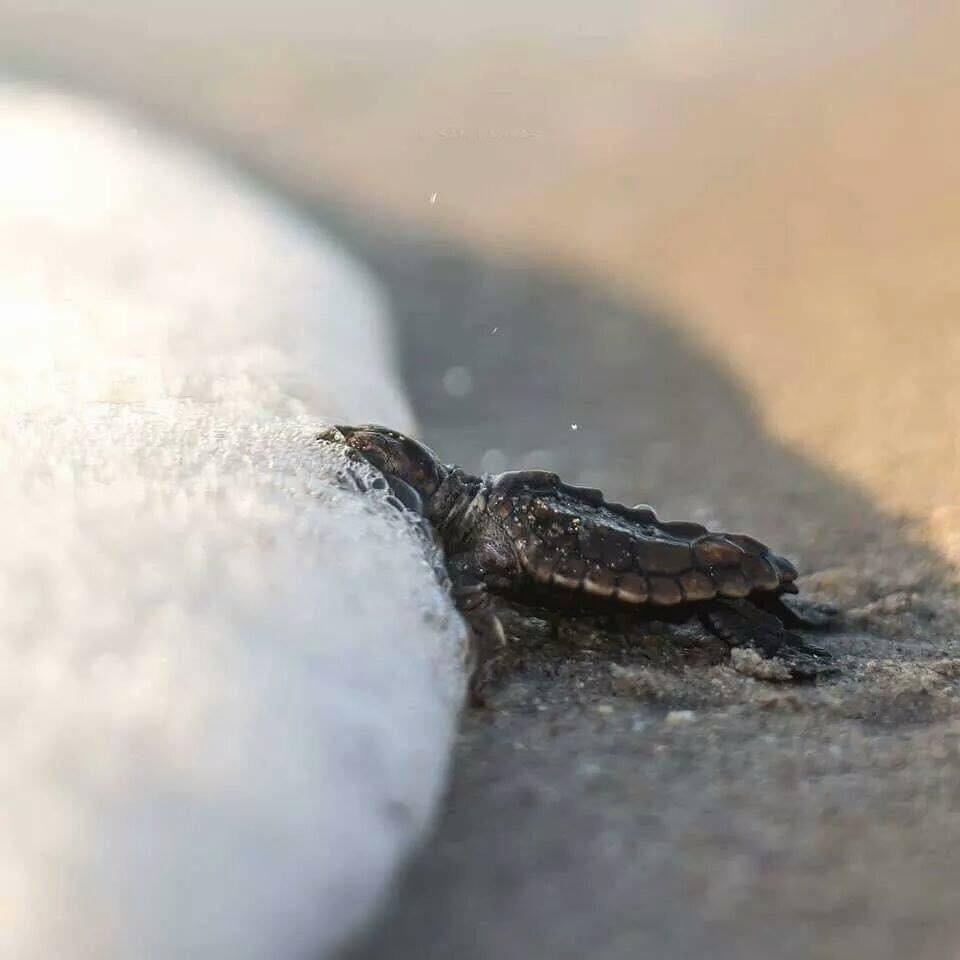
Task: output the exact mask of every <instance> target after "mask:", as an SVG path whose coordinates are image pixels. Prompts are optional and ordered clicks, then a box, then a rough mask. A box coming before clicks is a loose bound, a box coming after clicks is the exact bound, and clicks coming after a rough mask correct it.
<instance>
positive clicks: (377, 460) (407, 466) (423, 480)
mask: <svg viewBox="0 0 960 960" xmlns="http://www.w3.org/2000/svg"><path fill="white" fill-rule="evenodd" d="M317 439H318V440H325V441H327V442H328V443H341V444H344V445H345V446H347V447H349V448H350V449H351V450H353V451H355V453H357V454H359V455H360V456H361V457H363V459H364V460H366V461H367V462H368V463H369V464H370V465H371V466H373V467H376V469H377V470H379V471H380V472H381V473H382V474H383V475H384V476H385V477H386V478H387V482H388V483H390V486H391V487H393V488H394V492H396V488H397V487H400V486H401V484H402V485H406V486H407V487H412V488H413V490H415V491H416V493H417V494H418V495H419V496H420V499H421V500H422V501H423V503H424V504H426V503H429V501H430V498H431V497H432V496H433V495H434V494H435V493H436V492H437V489H438V488H439V486H440V484H441V482H442V481H443V478H444V475H445V473H446V471H445V470H444V467H443V465H442V464H441V463H440V461H439V460H438V459H437V456H436V454H435V453H434V452H433V451H432V450H431V449H430V448H429V447H426V446H424V445H423V444H422V443H418V442H417V441H416V440H414V439H413V438H412V437H408V436H406V435H405V434H402V433H398V432H397V431H396V430H390V429H388V428H387V427H381V426H379V425H377V424H375V423H364V424H361V425H360V426H356V427H348V426H335V427H330V428H328V429H327V430H324V431H323V432H322V433H320V434H318V436H317ZM395 481H399V483H395ZM398 495H399V494H398ZM401 499H403V498H402V497H401Z"/></svg>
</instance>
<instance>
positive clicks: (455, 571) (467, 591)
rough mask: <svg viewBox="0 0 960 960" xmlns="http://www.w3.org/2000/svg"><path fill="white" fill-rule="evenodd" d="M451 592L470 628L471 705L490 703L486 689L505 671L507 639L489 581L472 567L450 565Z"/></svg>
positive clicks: (468, 666)
mask: <svg viewBox="0 0 960 960" xmlns="http://www.w3.org/2000/svg"><path fill="white" fill-rule="evenodd" d="M449 571H450V577H451V593H452V596H453V600H454V603H455V604H456V605H457V609H458V610H459V611H460V613H461V615H462V616H463V619H464V620H466V622H467V627H468V628H469V630H470V637H469V641H468V642H469V644H470V646H469V651H468V658H467V660H468V662H467V672H468V676H469V684H470V687H469V694H470V705H471V706H472V707H483V706H486V702H487V701H486V690H487V688H488V687H489V686H490V684H491V683H493V681H494V680H496V679H497V677H498V676H500V674H501V673H503V672H504V668H505V666H506V660H507V638H506V634H505V633H504V632H503V625H502V624H501V623H500V618H499V617H498V616H497V611H496V608H495V606H494V602H493V599H492V597H491V596H490V594H489V593H488V592H487V586H486V584H485V583H484V582H483V581H482V580H481V579H480V578H479V577H478V576H476V575H475V574H474V573H473V572H472V571H470V569H469V567H466V568H464V567H463V566H461V565H460V564H458V563H456V562H452V563H450V564H449Z"/></svg>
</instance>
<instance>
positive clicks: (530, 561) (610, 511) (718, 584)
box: [488, 471, 797, 607]
mask: <svg viewBox="0 0 960 960" xmlns="http://www.w3.org/2000/svg"><path fill="white" fill-rule="evenodd" d="M488 503H489V509H490V510H491V512H492V513H493V515H494V516H496V517H497V518H499V520H500V521H501V522H502V524H503V526H504V529H505V530H506V532H507V534H508V535H509V537H510V538H511V540H512V542H513V544H514V546H515V548H516V551H517V556H518V559H519V563H520V566H521V568H522V570H523V571H524V574H525V576H526V577H528V578H529V579H530V580H532V581H533V582H535V583H536V584H538V585H540V586H541V587H552V588H554V589H556V590H558V591H564V592H567V593H569V592H571V591H574V592H582V593H584V594H589V595H591V596H594V597H598V598H606V599H610V600H613V601H619V602H622V603H627V604H647V605H651V606H661V607H669V606H676V605H678V604H682V603H695V602H700V601H707V600H712V599H714V598H716V597H721V598H742V597H747V596H750V595H751V594H758V593H772V594H780V593H796V592H797V588H796V585H795V584H794V580H795V579H796V577H797V571H796V569H795V568H794V567H793V565H792V564H791V563H790V562H789V561H788V560H786V559H784V558H783V557H780V556H777V555H776V554H775V553H773V552H772V551H770V549H769V548H768V547H766V546H765V545H764V544H762V543H760V542H759V541H758V540H754V539H753V538H752V537H747V536H744V535H742V534H733V533H719V532H711V531H709V530H707V528H706V527H703V526H701V525H700V524H697V523H685V522H664V521H661V520H659V519H658V518H657V515H656V513H655V512H654V511H653V510H652V509H651V508H650V507H648V506H646V505H641V506H637V507H626V506H624V505H622V504H619V503H608V502H607V501H606V500H605V499H604V497H603V495H602V494H601V493H600V491H599V490H593V489H590V488H585V487H576V486H572V485H570V484H565V483H563V482H562V481H561V480H560V479H559V477H558V476H557V475H556V474H552V473H547V472H544V471H517V472H514V473H509V474H501V475H500V476H499V477H496V478H494V480H493V484H492V487H491V490H490V498H489V501H488Z"/></svg>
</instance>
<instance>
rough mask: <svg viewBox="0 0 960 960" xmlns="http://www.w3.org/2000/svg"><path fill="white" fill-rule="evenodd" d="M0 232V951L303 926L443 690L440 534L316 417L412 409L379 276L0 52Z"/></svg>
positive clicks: (333, 941) (447, 727)
mask: <svg viewBox="0 0 960 960" xmlns="http://www.w3.org/2000/svg"><path fill="white" fill-rule="evenodd" d="M0 262H2V263H3V269H2V270H0V408H2V415H0V462H2V469H0V519H2V529H3V531H4V535H3V538H2V541H0V719H2V726H0V796H2V798H3V800H2V802H0V956H3V957H16V958H18V960H40V958H44V960H48V958H52V957H67V956H69V957H71V958H76V960H93V958H97V960H111V958H130V957H150V958H155V960H164V958H183V957H194V956H204V957H207V958H211V960H216V958H220V957H223V958H227V957H230V958H232V960H244V958H250V960H253V958H261V957H263V958H266V957H270V958H278V960H279V958H285V957H291V958H298V957H306V956H311V957H319V956H323V955H324V954H325V953H326V952H328V951H330V950H332V949H333V948H334V947H335V946H336V945H337V944H338V943H339V942H341V940H342V939H343V938H344V937H345V936H347V935H348V934H349V933H350V932H351V931H352V930H354V929H355V928H356V927H357V926H358V925H359V924H361V923H362V922H363V920H364V919H365V918H366V917H368V916H369V915H370V913H371V911H372V910H374V909H375V907H376V905H377V903H378V902H379V900H380V898H381V897H382V895H383V893H384V891H385V889H386V888H387V885H388V884H389V880H390V877H391V876H392V873H393V871H394V870H395V869H396V867H397V865H398V863H399V862H400V861H401V860H402V857H403V856H404V854H405V853H406V852H407V851H408V850H409V849H410V847H411V845H412V844H413V843H415V842H416V840H417V839H418V837H419V836H420V835H421V834H422V832H423V831H424V829H425V828H426V826H427V824H428V823H429V821H430V817H431V815H432V812H433V808H434V804H435V802H436V799H437V796H438V793H439V791H440V790H441V788H442V785H443V782H444V776H445V772H446V765H447V758H448V752H449V745H450V742H451V739H452V737H453V732H454V723H455V718H456V713H457V710H458V708H459V705H460V702H461V699H462V694H463V675H462V666H461V662H462V661H461V658H462V650H463V642H464V635H463V626H462V623H461V622H460V620H459V618H458V617H457V615H456V613H455V612H454V611H453V609H452V607H451V605H450V602H449V599H448V597H447V595H446V593H445V591H444V589H443V587H442V585H441V584H440V583H439V582H438V580H437V577H436V575H435V571H434V566H433V564H434V563H435V561H436V558H435V557H432V556H431V555H430V550H429V547H428V546H426V545H425V544H424V543H423V542H422V540H421V539H420V538H419V537H418V536H417V535H416V532H415V529H414V528H412V527H411V526H410V525H409V523H408V521H407V520H406V518H404V517H403V516H401V515H400V514H398V513H397V512H395V511H394V510H393V509H392V508H391V507H390V506H389V505H388V504H387V503H386V502H385V500H384V498H383V496H382V495H381V494H378V493H377V492H375V491H373V492H360V491H359V490H357V489H355V488H354V487H352V486H351V485H350V484H349V483H346V482H345V481H344V480H343V466H344V464H343V461H342V459H341V458H340V456H339V454H338V453H337V451H336V450H335V449H331V448H328V447H325V446H324V445H321V444H318V443H315V442H314V441H313V439H312V438H313V435H314V433H315V431H316V429H317V427H318V426H319V425H321V424H322V423H324V422H327V421H329V420H337V419H345V420H364V419H374V420H380V421H386V422H389V423H391V424H395V425H397V426H399V427H401V428H403V429H413V427H414V424H413V422H412V416H411V413H410V409H409V406H408V405H407V402H406V399H405V397H404V395H403V392H402V389H401V388H400V386H399V383H398V379H397V376H396V373H395V370H394V367H393V361H392V351H391V347H390V332H389V326H388V321H389V313H388V308H387V305H386V304H385V302H384V300H383V297H382V294H381V292H380V290H379V289H378V288H377V286H376V284H375V283H374V282H373V281H372V279H371V278H370V277H369V275H368V274H366V273H365V271H364V270H363V269H362V267H361V266H360V265H358V264H357V263H355V262H353V261H352V260H350V258H349V257H347V256H345V255H344V254H343V253H342V251H340V249H339V248H338V247H337V246H336V244H335V243H334V242H333V241H331V240H330V239H329V238H327V237H326V236H324V235H323V234H322V233H320V232H319V231H317V230H316V228H315V227H313V226H312V225H310V224H308V223H305V222H303V221H301V220H299V219H298V218H297V217H296V215H295V214H294V213H293V212H291V211H288V210H285V209H283V208H282V207H281V206H279V205H278V204H277V203H276V202H275V201H273V200H271V199H270V198H269V197H267V196H264V195H261V194H260V193H259V192H258V191H257V190H256V188H255V187H253V186H252V185H250V184H247V183H244V182H243V181H241V180H240V179H238V178H237V177H236V175H234V174H233V173H231V171H229V170H228V169H226V168H223V167H220V166H218V165H217V164H216V163H215V162H214V161H212V160H210V159H209V158H207V157H204V156H203V155H201V154H199V153H196V152H194V151H193V150H192V149H190V148H188V147H185V146H183V145H180V144H177V143H175V142H172V141H170V140H168V139H166V138H165V137H164V136H162V135H160V134H158V133H156V132H153V131H149V130H147V129H145V128H144V127H142V126H140V125H139V124H138V123H137V122H136V121H135V120H134V119H132V118H130V117H125V116H121V115H116V114H111V113H109V112H107V111H105V110H103V109H102V108H101V107H99V106H97V105H93V104H89V103H84V102H82V101H79V100H75V99H72V98H68V97H65V96H62V95H60V94H57V93H54V92H51V91H45V90H42V89H38V88H34V87H29V86H23V85H16V84H9V85H6V86H4V87H0Z"/></svg>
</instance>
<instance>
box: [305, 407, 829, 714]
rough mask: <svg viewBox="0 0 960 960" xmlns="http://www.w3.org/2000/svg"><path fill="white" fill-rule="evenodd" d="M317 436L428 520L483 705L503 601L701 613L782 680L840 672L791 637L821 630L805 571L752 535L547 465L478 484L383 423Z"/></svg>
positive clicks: (501, 645)
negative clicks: (469, 643) (668, 512)
mask: <svg viewBox="0 0 960 960" xmlns="http://www.w3.org/2000/svg"><path fill="white" fill-rule="evenodd" d="M318 439H319V440H323V441H326V442H332V443H338V444H342V445H345V446H346V448H347V449H348V451H350V455H351V456H352V457H360V458H362V459H363V460H365V461H367V462H368V463H369V464H370V465H372V466H373V467H375V468H376V469H377V470H379V471H380V472H381V473H382V474H383V476H384V478H385V480H386V482H387V484H388V485H389V487H390V489H391V490H392V492H393V494H394V496H395V497H396V501H397V502H398V505H402V508H404V509H407V510H411V511H414V512H415V513H418V514H420V515H421V516H422V517H424V518H425V519H426V520H427V521H429V524H430V526H431V527H432V529H433V531H434V533H435V535H436V537H437V538H438V539H439V541H440V543H441V545H442V547H443V551H444V556H445V558H446V567H447V572H448V573H449V576H450V581H451V586H452V592H453V597H454V600H455V602H456V604H457V607H458V608H459V610H460V611H461V613H462V614H463V615H464V617H465V619H466V620H467V622H468V623H469V625H470V627H471V628H472V632H473V638H474V642H473V657H474V667H473V671H472V683H471V689H472V693H473V699H474V702H482V696H483V688H484V686H485V685H486V684H487V683H488V682H489V680H490V678H491V677H492V676H493V674H494V672H495V670H496V667H497V664H498V662H499V661H500V660H501V659H502V656H503V652H504V649H505V647H506V642H505V638H504V633H503V628H502V627H501V625H500V621H499V619H498V617H497V614H496V611H495V608H494V605H493V603H492V600H491V595H499V596H502V597H506V598H509V599H511V600H514V601H516V602H519V603H522V604H527V605H535V606H538V607H543V608H547V609H550V610H555V611H563V612H567V613H571V614H578V613H579V614H583V613H602V612H605V611H606V612H611V611H621V612H623V611H630V612H631V613H633V614H634V615H636V616H637V617H643V618H647V619H655V620H669V621H682V620H686V619H689V618H691V617H694V616H696V617H699V619H700V620H701V622H702V623H703V625H704V626H705V627H706V628H707V629H708V630H709V631H710V632H711V633H713V634H714V635H715V636H718V637H720V638H721V639H722V640H724V641H725V642H726V643H728V644H729V645H730V646H731V647H747V648H750V649H753V650H755V651H756V652H757V653H758V654H759V655H760V656H761V657H765V658H776V660H777V661H778V663H779V665H780V670H779V674H778V673H777V671H772V672H771V674H772V675H779V676H780V677H781V678H783V679H792V680H811V679H814V678H816V677H817V676H818V675H820V674H823V673H827V672H830V670H831V667H830V656H829V654H828V653H827V652H826V651H825V650H822V649H820V648H819V647H816V646H814V645H813V644H810V643H808V642H807V641H805V640H804V639H803V638H802V637H800V636H799V635H797V634H796V633H794V632H793V631H792V630H790V629H788V627H800V626H810V627H813V626H820V625H822V620H821V621H819V622H818V621H808V620H806V619H804V618H802V617H801V616H800V615H799V614H798V613H796V612H795V611H794V610H792V609H790V608H789V607H787V606H786V605H785V604H784V603H783V601H782V600H781V599H780V597H781V595H782V594H785V593H797V586H796V584H795V583H794V581H795V580H796V578H797V571H796V569H795V568H794V567H793V565H792V564H791V563H790V562H789V561H788V560H785V559H784V558H783V557H780V556H778V555H777V554H775V553H773V552H772V551H771V550H770V549H769V548H768V547H766V546H765V545H764V544H762V543H760V542H759V541H758V540H754V539H753V538H752V537H748V536H744V535H743V534H735V533H718V532H712V531H709V530H707V528H706V527H703V526H701V525H700V524H698V523H683V522H665V521H662V520H659V519H658V518H657V515H656V513H655V512H654V511H653V510H652V509H651V508H650V507H648V506H645V505H641V506H636V507H626V506H624V505H623V504H620V503H611V502H608V501H607V500H605V499H604V496H603V494H602V493H601V492H600V491H599V490H593V489H590V488H587V487H576V486H571V485H570V484H567V483H564V482H563V481H562V480H561V479H560V478H559V477H558V476H557V475H556V474H555V473H548V472H547V471H544V470H517V471H512V472H509V473H501V474H497V475H484V476H480V477H477V476H472V475H471V474H469V473H466V472H465V471H463V470H461V469H460V468H459V467H457V466H453V465H449V464H444V463H441V462H440V460H439V459H438V458H437V457H436V455H435V454H434V453H433V451H432V450H430V449H429V448H428V447H426V446H424V445H423V444H421V443H419V442H417V441H416V440H413V439H412V438H410V437H408V436H405V435H404V434H402V433H398V432H397V431H395V430H390V429H388V428H386V427H381V426H378V425H376V424H363V425H361V426H354V427H349V426H336V427H331V428H329V429H328V430H325V431H324V432H322V433H321V434H319V436H318Z"/></svg>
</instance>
